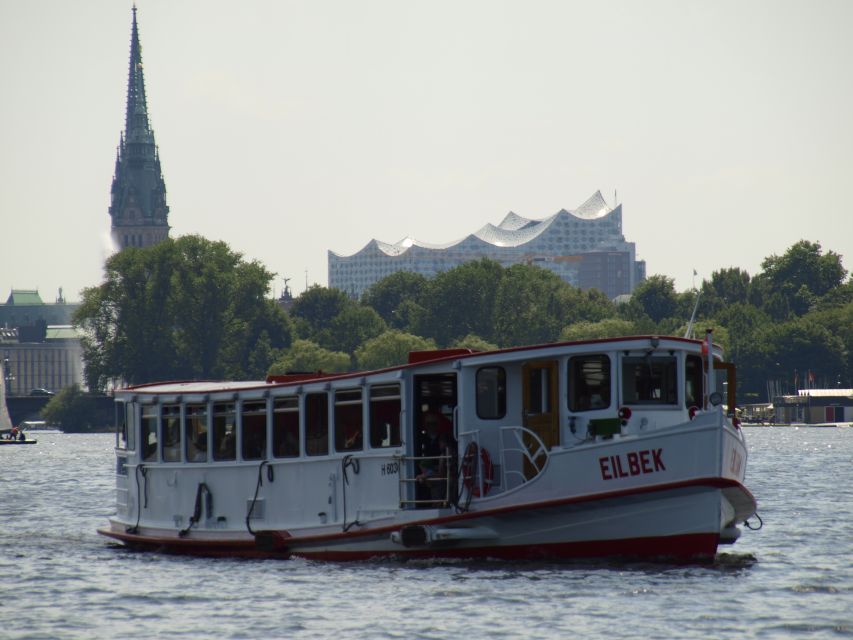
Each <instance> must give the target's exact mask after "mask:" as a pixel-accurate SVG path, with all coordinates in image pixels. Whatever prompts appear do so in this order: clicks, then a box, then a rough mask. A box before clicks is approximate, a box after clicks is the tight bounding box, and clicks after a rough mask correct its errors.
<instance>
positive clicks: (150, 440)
mask: <svg viewBox="0 0 853 640" xmlns="http://www.w3.org/2000/svg"><path fill="white" fill-rule="evenodd" d="M159 417H160V413H159V411H158V407H157V405H156V404H155V405H150V404H149V405H143V407H142V460H143V461H145V462H153V461H154V460H157V441H158V438H157V420H158V418H159Z"/></svg>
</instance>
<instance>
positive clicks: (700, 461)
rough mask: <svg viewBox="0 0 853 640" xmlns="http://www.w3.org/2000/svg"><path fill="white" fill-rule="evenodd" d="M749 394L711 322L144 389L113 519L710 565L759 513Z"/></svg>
mask: <svg viewBox="0 0 853 640" xmlns="http://www.w3.org/2000/svg"><path fill="white" fill-rule="evenodd" d="M724 377H725V379H726V380H727V383H728V395H729V397H728V403H727V405H725V404H724V403H723V396H722V393H721V392H720V391H719V390H721V389H723V388H724V387H723V384H722V379H723V378H724ZM734 390H735V379H734V367H733V366H732V365H730V364H728V363H724V362H722V353H721V350H720V348H719V347H717V346H715V345H712V344H711V339H710V333H709V334H708V336H707V340H706V341H698V340H688V339H683V338H674V337H663V336H661V337H658V336H639V337H627V338H619V339H606V340H593V341H584V342H572V343H559V344H545V345H538V346H531V347H520V348H513V349H504V350H500V351H493V352H483V353H479V352H472V351H469V350H464V349H455V350H453V349H451V350H443V351H430V352H415V353H412V354H411V355H410V359H409V363H408V364H406V365H403V366H399V367H393V368H389V369H383V370H379V371H372V372H361V373H347V374H322V373H317V374H299V375H288V376H280V377H271V378H270V379H268V380H266V381H261V382H174V383H163V384H150V385H141V386H135V387H130V388H127V389H123V390H121V391H119V392H117V393H116V401H117V408H118V410H117V412H118V416H119V418H118V427H119V428H118V430H117V435H116V445H117V446H116V461H117V464H116V489H117V491H116V493H117V505H116V515H115V516H114V517H113V518H112V519H111V520H110V523H109V526H107V527H105V528H103V529H100V530H99V532H100V533H102V534H103V535H105V536H109V537H111V538H114V539H116V540H119V541H121V542H122V543H124V544H126V545H129V546H133V547H138V548H147V549H156V550H161V551H165V552H173V553H191V554H203V555H224V556H251V557H257V556H275V557H288V556H291V555H296V556H302V557H306V558H317V559H332V560H347V559H363V558H371V557H382V556H399V557H496V558H592V557H630V558H668V559H677V560H700V561H701V560H710V559H712V558H713V557H714V555H715V553H716V551H717V546H718V545H719V544H727V543H732V542H734V541H735V540H736V539H737V537H738V536H739V534H740V529H739V528H738V525H739V524H742V523H744V522H745V521H746V520H747V519H748V518H750V517H751V516H753V514H754V513H755V510H756V503H755V499H754V498H753V496H752V494H751V493H750V492H749V491H748V490H747V489H746V488H745V487H744V484H743V482H744V473H745V469H746V460H747V450H746V446H745V442H744V436H743V433H742V431H741V430H740V427H739V424H738V422H737V419H736V418H735V403H734Z"/></svg>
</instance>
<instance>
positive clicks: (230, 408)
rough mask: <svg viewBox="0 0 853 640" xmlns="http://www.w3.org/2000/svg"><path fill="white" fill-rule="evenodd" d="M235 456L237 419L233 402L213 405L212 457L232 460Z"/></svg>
mask: <svg viewBox="0 0 853 640" xmlns="http://www.w3.org/2000/svg"><path fill="white" fill-rule="evenodd" d="M236 457H237V421H236V413H235V411H234V403H233V402H217V403H216V404H214V405H213V459H214V460H234V459H235V458H236Z"/></svg>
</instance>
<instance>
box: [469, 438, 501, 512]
mask: <svg viewBox="0 0 853 640" xmlns="http://www.w3.org/2000/svg"><path fill="white" fill-rule="evenodd" d="M478 451H479V458H480V471H481V473H482V474H483V481H482V482H477V467H476V465H477V452H478ZM461 470H462V482H463V483H464V484H465V486H466V487H467V488H468V490H469V491H470V492H471V495H473V496H477V497H478V498H479V497H480V495H481V493H480V485H482V487H483V491H482V495H486V494H487V493H488V492H489V489H491V488H492V479H493V478H494V474H495V469H494V467H493V466H492V457H491V456H490V455H489V451H488V450H487V449H486V448H484V447H479V446H478V445H477V443H476V442H469V443H468V446H467V447H465V455H463V456H462V467H461Z"/></svg>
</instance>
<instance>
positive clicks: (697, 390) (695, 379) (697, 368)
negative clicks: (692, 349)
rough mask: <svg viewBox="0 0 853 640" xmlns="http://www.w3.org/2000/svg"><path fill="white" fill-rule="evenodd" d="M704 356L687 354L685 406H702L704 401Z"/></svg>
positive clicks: (685, 365) (685, 364)
mask: <svg viewBox="0 0 853 640" xmlns="http://www.w3.org/2000/svg"><path fill="white" fill-rule="evenodd" d="M703 369H704V367H703V366H702V358H701V357H699V356H693V355H690V356H687V359H686V361H685V363H684V406H685V407H701V406H702V403H703V397H704V390H703V388H702V382H703V380H702V378H703Z"/></svg>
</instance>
